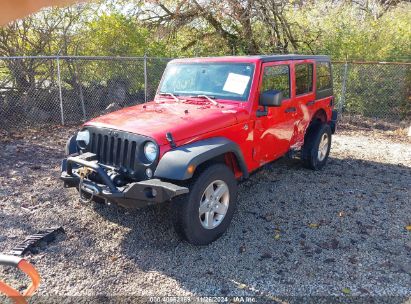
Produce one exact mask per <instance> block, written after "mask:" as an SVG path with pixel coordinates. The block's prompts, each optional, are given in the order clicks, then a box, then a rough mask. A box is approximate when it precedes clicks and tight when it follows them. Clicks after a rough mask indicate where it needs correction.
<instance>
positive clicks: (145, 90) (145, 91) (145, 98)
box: [144, 53, 148, 102]
mask: <svg viewBox="0 0 411 304" xmlns="http://www.w3.org/2000/svg"><path fill="white" fill-rule="evenodd" d="M147 84H148V81H147V54H146V53H144V102H147Z"/></svg>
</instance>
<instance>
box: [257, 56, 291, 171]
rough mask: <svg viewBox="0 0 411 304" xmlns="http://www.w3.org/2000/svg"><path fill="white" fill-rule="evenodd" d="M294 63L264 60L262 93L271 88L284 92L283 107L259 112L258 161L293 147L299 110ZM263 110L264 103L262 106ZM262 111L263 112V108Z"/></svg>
mask: <svg viewBox="0 0 411 304" xmlns="http://www.w3.org/2000/svg"><path fill="white" fill-rule="evenodd" d="M293 68H294V67H293V65H292V63H291V62H289V61H277V62H268V63H263V65H262V72H261V77H260V84H259V93H260V94H261V93H263V92H265V91H270V90H278V91H282V92H283V101H282V104H281V106H279V107H268V108H267V110H268V111H267V113H266V115H262V116H260V117H258V116H259V115H258V114H257V113H258V112H257V113H256V116H257V117H256V121H255V135H256V136H255V138H254V139H255V143H256V147H255V154H254V155H255V160H256V161H257V162H259V163H260V165H261V164H264V163H267V162H270V161H272V160H274V159H277V158H279V157H281V156H283V155H284V154H285V153H287V152H288V150H289V149H290V141H291V140H292V138H293V135H294V133H295V128H296V123H295V122H296V121H297V120H298V116H299V112H298V106H297V104H296V101H295V98H294V96H292V92H293V90H294V88H293V73H294V71H293ZM260 110H261V106H260ZM259 112H261V111H259Z"/></svg>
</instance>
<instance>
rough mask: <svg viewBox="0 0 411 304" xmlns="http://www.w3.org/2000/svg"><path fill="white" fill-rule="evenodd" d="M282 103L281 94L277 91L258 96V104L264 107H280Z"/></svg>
mask: <svg viewBox="0 0 411 304" xmlns="http://www.w3.org/2000/svg"><path fill="white" fill-rule="evenodd" d="M282 101H283V92H282V91H277V90H270V91H265V92H262V93H261V94H260V102H259V104H260V105H261V106H264V107H280V106H281V103H282Z"/></svg>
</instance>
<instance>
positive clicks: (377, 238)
mask: <svg viewBox="0 0 411 304" xmlns="http://www.w3.org/2000/svg"><path fill="white" fill-rule="evenodd" d="M71 132H73V129H59V128H56V129H54V130H53V131H51V130H43V131H34V130H32V131H28V132H26V133H25V136H24V137H23V136H21V135H20V134H18V133H13V134H6V133H3V134H0V135H1V139H0V168H1V170H0V245H1V246H0V251H4V252H7V251H8V250H10V249H11V248H12V247H13V246H15V245H17V244H18V243H19V242H21V241H22V240H23V239H24V237H25V236H27V235H28V234H31V233H35V232H36V231H37V230H38V229H40V228H44V227H49V226H53V225H61V226H63V227H64V229H65V231H66V233H65V235H62V236H60V237H59V238H58V239H57V240H56V241H55V242H53V243H50V244H49V245H47V246H45V247H44V248H41V249H40V250H39V252H38V253H37V254H30V255H28V256H27V258H28V260H30V261H31V262H33V263H35V265H36V266H37V268H38V270H39V271H40V273H41V275H42V278H43V281H42V285H41V288H40V290H39V295H48V296H50V295H55V296H96V295H118V296H122V295H123V296H124V295H139V296H140V295H147V296H171V295H173V296H193V295H199V296H224V295H228V296H245V295H248V296H260V297H263V298H264V299H277V301H281V299H286V296H345V297H346V298H345V299H347V298H349V297H354V296H375V297H381V296H390V297H393V296H400V297H401V298H400V299H399V300H398V302H403V301H407V299H408V300H409V298H410V297H411V232H410V231H407V230H406V226H408V225H410V224H411V202H410V184H411V142H410V141H409V139H407V137H403V136H402V135H401V136H399V135H396V134H395V133H392V132H391V133H389V132H382V131H378V132H376V131H366V130H362V131H355V130H349V129H343V130H339V133H338V134H337V135H336V136H334V137H333V145H332V151H331V157H330V159H329V163H328V165H327V167H326V168H325V169H324V170H323V171H321V172H313V171H309V170H306V169H303V168H302V167H301V166H300V164H299V162H298V161H297V160H285V159H283V160H279V161H277V162H275V163H273V164H269V165H267V166H265V167H264V168H263V169H261V170H259V171H258V172H257V173H255V174H253V175H252V177H251V178H250V179H249V180H247V181H246V182H244V183H242V184H241V185H240V189H239V190H240V191H239V207H238V211H237V213H236V215H235V217H234V220H233V222H232V224H231V226H230V228H229V230H228V232H227V233H226V234H225V235H224V236H223V237H222V238H221V239H219V240H218V241H216V242H214V243H213V244H211V245H210V246H207V247H194V246H191V245H189V244H187V243H185V242H182V241H180V240H179V239H178V238H177V237H176V235H175V233H174V231H173V229H172V225H171V221H170V219H169V217H168V215H169V207H168V206H167V205H164V206H156V207H150V208H147V209H144V210H134V211H133V210H125V209H120V208H117V207H115V206H108V205H83V204H81V203H79V202H78V199H77V193H76V191H75V190H73V189H63V187H62V183H61V182H60V181H59V180H58V176H59V162H60V159H61V158H62V157H63V153H62V151H63V146H64V144H65V140H66V138H68V136H69V134H70V133H71ZM0 133H1V131H0ZM46 134H48V135H47V136H46ZM45 138H46V139H45ZM0 270H1V271H2V272H1V273H2V275H1V277H3V278H7V280H8V282H10V283H13V284H15V286H19V287H20V288H23V287H24V285H22V283H23V281H21V277H20V276H14V275H13V272H12V271H11V269H8V268H0ZM389 299H393V298H389ZM0 302H1V300H0Z"/></svg>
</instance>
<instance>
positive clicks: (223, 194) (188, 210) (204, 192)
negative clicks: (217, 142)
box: [172, 164, 237, 245]
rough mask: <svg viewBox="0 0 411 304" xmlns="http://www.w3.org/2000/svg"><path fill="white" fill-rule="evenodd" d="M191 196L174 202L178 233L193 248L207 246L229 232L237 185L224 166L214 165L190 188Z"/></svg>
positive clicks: (174, 218)
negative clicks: (193, 246) (194, 246)
mask: <svg viewBox="0 0 411 304" xmlns="http://www.w3.org/2000/svg"><path fill="white" fill-rule="evenodd" d="M189 189H190V192H189V193H188V194H187V195H184V196H181V197H179V198H177V199H176V200H174V201H173V206H172V208H173V222H174V227H175V229H176V231H177V233H178V234H179V235H180V236H181V237H182V238H183V239H185V240H187V241H188V242H189V243H191V244H193V245H207V244H209V243H211V242H213V241H214V240H216V239H217V238H219V237H220V236H221V235H222V234H223V233H224V232H225V231H226V230H227V228H228V226H229V225H230V222H231V220H232V218H233V215H234V211H235V209H236V204H237V181H236V179H235V177H234V174H233V172H232V171H231V170H230V169H229V168H228V167H227V166H225V165H223V164H215V165H211V166H210V167H208V168H207V169H205V170H203V171H202V172H200V173H199V174H198V175H197V176H196V177H195V178H194V179H193V180H192V181H191V182H190V185H189Z"/></svg>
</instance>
